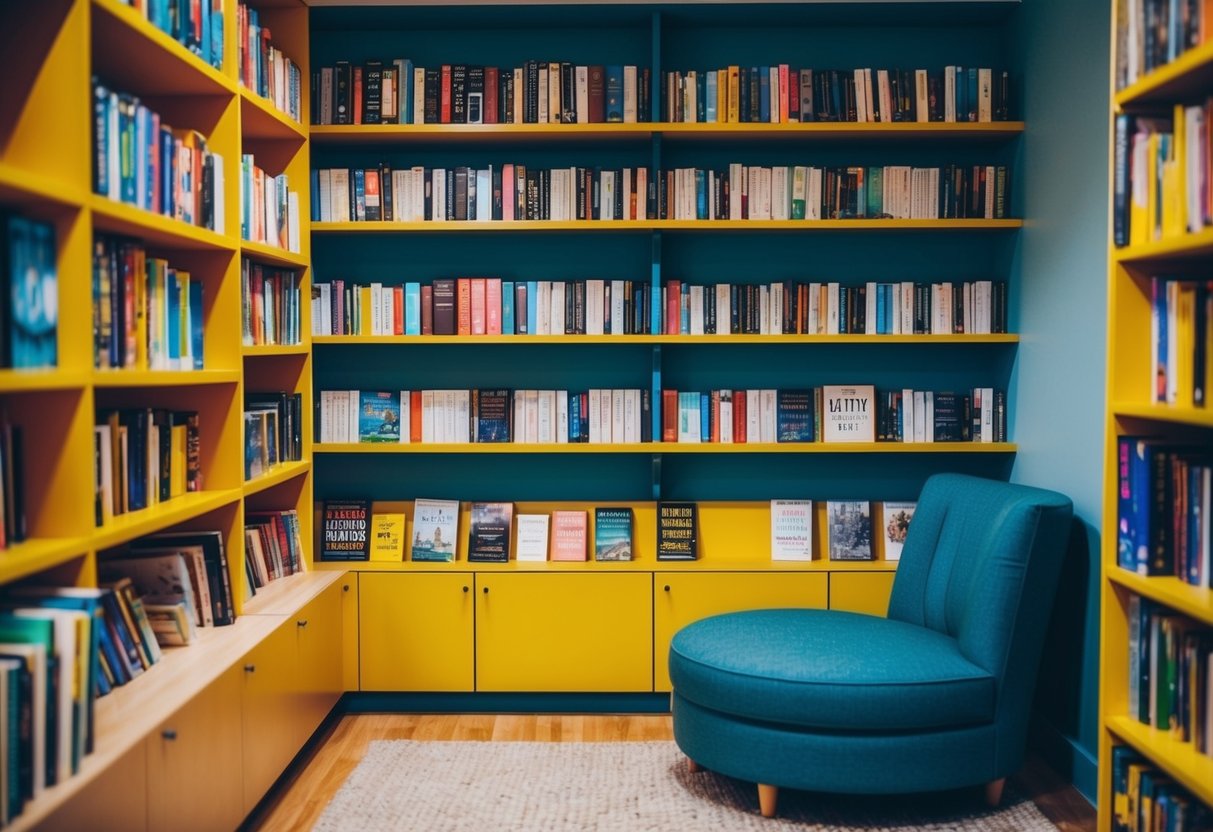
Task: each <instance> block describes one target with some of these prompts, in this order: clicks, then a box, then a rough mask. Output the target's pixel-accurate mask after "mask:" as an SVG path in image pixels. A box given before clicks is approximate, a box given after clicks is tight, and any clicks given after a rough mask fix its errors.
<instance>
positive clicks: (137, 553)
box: [102, 531, 236, 627]
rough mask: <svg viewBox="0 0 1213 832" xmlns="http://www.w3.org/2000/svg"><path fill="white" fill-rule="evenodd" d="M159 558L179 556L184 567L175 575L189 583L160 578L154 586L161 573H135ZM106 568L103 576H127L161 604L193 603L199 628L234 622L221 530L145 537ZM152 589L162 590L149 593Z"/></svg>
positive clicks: (230, 588)
mask: <svg viewBox="0 0 1213 832" xmlns="http://www.w3.org/2000/svg"><path fill="white" fill-rule="evenodd" d="M156 557H160V558H175V557H180V558H181V559H182V560H183V562H184V567H185V568H184V569H180V568H178V569H176V571H174V572H173V573H171V575H175V576H176V577H177V578H182V577H185V578H188V583H182V582H181V581H180V580H177V581H176V582H175V583H170V582H169V581H170V578H171V575H170V576H164V575H161V577H160V578H159V579H158V580H159V583H153V582H151V579H152V577H154V576H155V575H156V574H157V573H155V572H154V571H149V570H144V571H139V572H136V570H137V569H138V568H139V562H140V561H142V560H145V559H149V558H156ZM102 566H104V569H105V574H107V575H112V576H113V577H114V578H115V579H116V578H118V577H124V576H129V577H130V578H131V579H132V580H133V581H134V582H135V586H136V588H137V589H139V591H140V594H141V595H148V594H151V595H154V596H155V598H154V600H155V601H157V602H167V603H175V602H176V601H188V600H189V599H190V598H192V600H193V604H192V607H193V608H194V610H195V612H196V616H195V622H196V623H197V624H198V626H203V627H210V626H224V625H228V624H232V623H234V622H235V620H236V604H235V598H234V595H233V592H232V585H231V577H230V572H229V570H228V561H227V552H226V550H225V547H224V545H223V533H222V532H220V531H198V532H164V533H160V534H153V535H149V536H147V537H142V538H139V539H137V540H134V541H132V542H131V543H130V544H129V545H128V546H127V549H126V551H125V552H124V553H123V558H122V559H103V560H102ZM140 576H144V577H146V578H147V579H148V581H149V583H148V584H147V586H148V587H149V591H147V592H145V591H144V590H143V588H142V587H141V585H140V580H141V577H140ZM154 586H159V587H160V589H159V590H157V591H156V592H151V591H150V588H151V587H154ZM187 606H191V605H190V604H188V603H187Z"/></svg>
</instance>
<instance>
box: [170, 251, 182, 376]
mask: <svg viewBox="0 0 1213 832" xmlns="http://www.w3.org/2000/svg"><path fill="white" fill-rule="evenodd" d="M180 358H181V284H180V283H179V282H178V281H177V273H176V272H175V271H174V270H172V269H169V270H168V360H169V366H170V367H172V368H174V369H176V368H177V362H178V360H179V359H180Z"/></svg>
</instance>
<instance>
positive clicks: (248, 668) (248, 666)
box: [244, 664, 257, 673]
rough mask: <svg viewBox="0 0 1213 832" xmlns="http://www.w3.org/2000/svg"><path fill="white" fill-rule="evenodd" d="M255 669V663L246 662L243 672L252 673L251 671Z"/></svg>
mask: <svg viewBox="0 0 1213 832" xmlns="http://www.w3.org/2000/svg"><path fill="white" fill-rule="evenodd" d="M256 670H257V665H255V664H246V665H245V666H244V672H245V673H253V672H255V671H256Z"/></svg>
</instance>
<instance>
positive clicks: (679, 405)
mask: <svg viewBox="0 0 1213 832" xmlns="http://www.w3.org/2000/svg"><path fill="white" fill-rule="evenodd" d="M1006 439H1007V436H1006V395H1005V393H1003V391H1001V390H998V391H996V390H994V388H991V387H982V388H974V389H973V390H971V391H969V392H967V393H954V392H950V391H930V390H912V389H909V388H906V389H904V390H890V391H881V392H879V393H878V392H877V390H876V388H875V387H874V386H873V385H870V384H860V385H832V384H831V385H823V386H821V387H812V388H804V389H795V390H787V389H785V390H772V389H762V390H710V391H696V390H692V391H687V390H671V389H664V390H662V391H661V440H662V441H663V442H679V443H687V442H689V443H700V442H719V443H723V444H733V443H754V442H830V443H838V442H878V441H879V442H1005V441H1006Z"/></svg>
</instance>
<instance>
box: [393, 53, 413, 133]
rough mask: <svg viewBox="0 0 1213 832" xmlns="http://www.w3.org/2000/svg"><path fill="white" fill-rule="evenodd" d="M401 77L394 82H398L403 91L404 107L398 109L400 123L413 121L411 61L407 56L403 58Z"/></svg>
mask: <svg viewBox="0 0 1213 832" xmlns="http://www.w3.org/2000/svg"><path fill="white" fill-rule="evenodd" d="M402 75H403V77H402V78H397V79H396V82H397V83H398V84H400V89H401V90H403V91H404V107H403V109H401V111H400V123H401V124H412V123H413V107H414V106H415V102H414V101H413V62H412V60H410V59H409V58H405V59H404V72H403V73H402Z"/></svg>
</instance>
